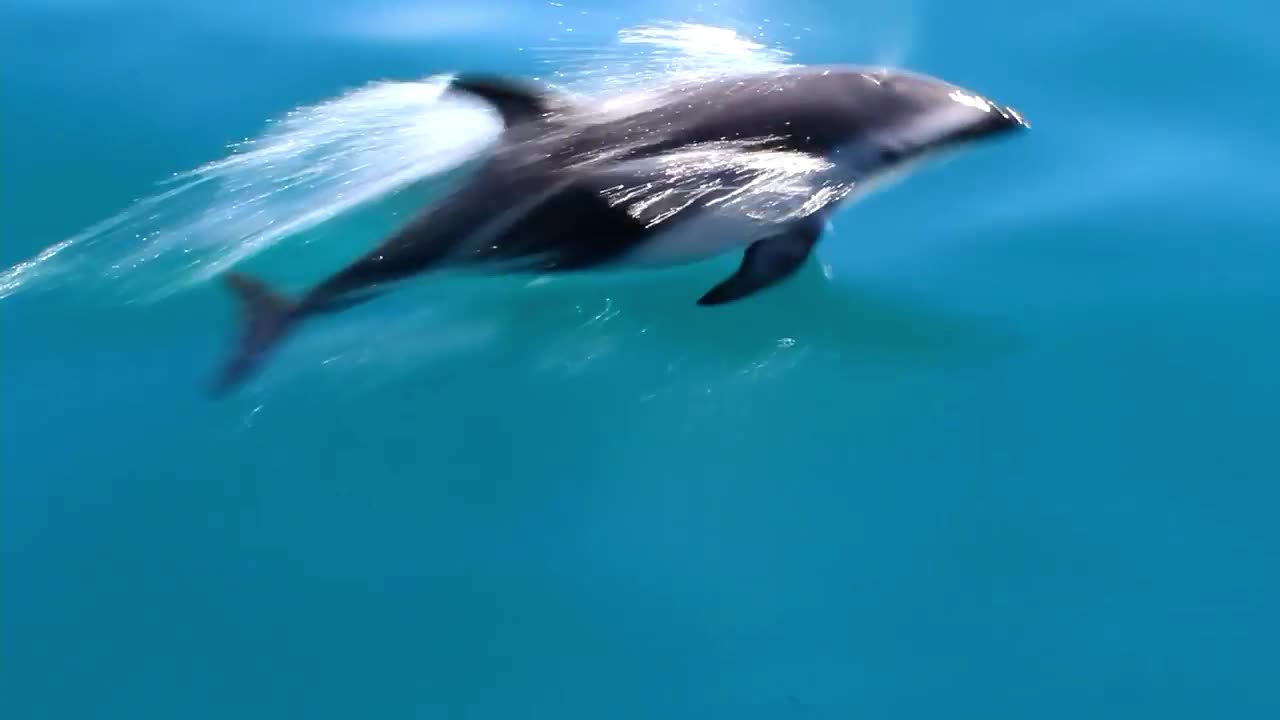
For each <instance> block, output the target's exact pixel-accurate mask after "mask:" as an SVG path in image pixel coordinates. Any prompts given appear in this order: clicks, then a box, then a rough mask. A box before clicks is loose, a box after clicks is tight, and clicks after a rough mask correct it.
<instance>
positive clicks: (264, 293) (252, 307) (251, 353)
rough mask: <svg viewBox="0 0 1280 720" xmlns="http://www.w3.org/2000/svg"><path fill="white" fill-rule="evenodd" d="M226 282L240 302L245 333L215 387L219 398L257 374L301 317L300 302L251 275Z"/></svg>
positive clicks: (235, 275)
mask: <svg viewBox="0 0 1280 720" xmlns="http://www.w3.org/2000/svg"><path fill="white" fill-rule="evenodd" d="M226 283H227V287H229V288H230V289H231V291H232V292H233V293H235V295H236V298H237V299H239V301H240V310H241V312H242V314H243V317H244V320H243V322H244V333H243V334H242V335H241V336H240V344H239V345H238V346H237V347H236V350H235V354H234V355H232V357H231V360H230V361H229V362H228V363H227V365H226V366H225V367H224V368H223V370H222V374H221V375H219V376H218V379H217V381H216V383H215V384H214V387H213V392H214V394H215V395H222V394H225V393H227V392H229V391H231V390H233V389H235V388H236V387H237V386H238V385H240V383H242V382H244V381H245V380H246V379H247V378H248V377H249V376H250V375H251V374H253V372H254V371H255V370H257V369H258V366H259V365H261V364H262V361H263V360H264V359H265V358H266V356H267V354H268V353H269V352H270V351H271V350H272V349H273V348H274V347H275V346H276V345H277V344H278V343H279V342H280V340H282V339H283V338H284V337H285V335H286V334H288V332H289V330H290V329H291V328H292V327H293V325H294V324H295V323H296V322H297V320H298V319H299V317H300V316H301V314H300V313H299V312H298V307H299V306H298V304H297V303H295V302H294V301H292V300H290V299H289V298H287V297H285V296H283V295H280V294H278V293H276V292H275V291H273V290H272V289H271V288H269V287H267V286H266V285H264V284H263V283H261V282H259V281H257V280H254V279H253V278H251V277H249V276H247V275H244V274H241V273H234V272H233V273H228V274H227V276H226Z"/></svg>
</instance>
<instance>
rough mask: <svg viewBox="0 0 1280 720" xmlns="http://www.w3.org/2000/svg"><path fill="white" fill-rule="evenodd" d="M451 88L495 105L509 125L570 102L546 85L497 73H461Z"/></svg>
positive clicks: (541, 114) (505, 122)
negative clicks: (550, 90)
mask: <svg viewBox="0 0 1280 720" xmlns="http://www.w3.org/2000/svg"><path fill="white" fill-rule="evenodd" d="M449 89H450V90H459V91H462V92H466V93H469V94H471V95H475V96H476V97H478V98H481V99H482V100H484V101H486V102H488V103H489V104H490V105H493V107H494V108H495V109H496V110H497V111H498V113H499V114H500V115H502V122H503V124H504V125H506V126H507V127H511V126H512V125H517V124H519V123H522V122H525V121H527V120H533V119H537V118H539V117H542V116H544V115H548V114H550V113H552V112H555V111H556V110H557V109H561V108H562V107H563V106H564V105H565V104H566V101H565V100H563V99H562V98H559V97H556V96H555V95H553V94H552V93H551V92H549V91H548V90H547V89H546V88H543V87H541V86H538V85H535V84H533V83H530V82H528V81H525V80H516V79H514V78H506V77H500V76H496V75H479V74H474V75H473V74H467V75H458V76H456V77H454V79H453V81H452V82H451V83H450V84H449Z"/></svg>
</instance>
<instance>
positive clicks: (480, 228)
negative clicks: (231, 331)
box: [214, 66, 1029, 393]
mask: <svg viewBox="0 0 1280 720" xmlns="http://www.w3.org/2000/svg"><path fill="white" fill-rule="evenodd" d="M447 92H458V93H464V94H468V95H470V96H472V97H478V98H481V99H482V100H484V101H486V102H487V103H488V104H489V105H491V106H492V107H493V108H494V109H495V110H496V111H497V112H498V114H499V115H500V116H501V118H502V121H503V125H504V130H503V132H502V135H501V136H500V137H499V139H498V142H497V143H495V145H494V146H493V147H492V148H491V149H490V150H489V151H487V156H485V157H483V158H481V160H480V163H479V165H478V167H477V168H476V169H475V170H474V171H473V172H472V173H471V174H470V175H469V176H468V177H467V178H466V179H465V180H464V181H463V182H462V183H461V184H460V185H459V186H458V187H456V188H455V189H453V190H452V191H451V192H450V193H448V194H446V195H445V196H444V197H442V198H441V199H439V200H438V201H436V202H434V203H433V204H432V205H431V206H430V207H428V208H427V209H426V210H425V211H424V212H422V213H421V214H420V215H418V216H417V217H415V218H414V219H412V220H410V221H409V222H408V223H407V224H406V225H405V226H403V227H402V228H400V229H399V230H398V231H396V232H395V233H393V234H392V235H391V236H390V237H389V238H387V239H386V240H385V241H384V242H382V243H381V244H380V245H378V246H377V247H375V248H374V249H372V250H370V251H369V252H368V253H366V254H365V255H364V256H362V257H360V258H358V259H356V260H355V261H354V262H352V263H351V264H350V265H348V266H347V267H345V268H343V269H342V270H340V271H338V272H336V273H335V274H333V275H332V276H330V277H329V278H327V279H326V280H324V281H322V282H321V283H319V284H318V285H316V286H314V287H313V288H312V289H310V290H309V291H307V292H306V293H304V294H303V295H302V296H300V297H298V298H296V299H295V298H289V297H285V296H283V295H281V294H278V293H276V292H275V291H273V290H271V289H270V288H269V287H268V286H267V285H265V284H263V283H261V282H259V281H257V280H255V279H253V278H251V277H248V276H247V275H245V274H243V273H239V272H230V273H228V274H227V275H226V278H225V280H226V282H227V284H228V286H229V287H230V289H231V290H232V291H233V292H234V293H235V295H236V296H238V298H239V300H240V303H241V306H242V312H243V315H244V330H243V334H242V336H241V338H240V343H239V346H238V348H237V349H236V351H235V353H234V355H233V356H232V357H231V359H230V361H229V362H228V363H227V365H226V366H225V368H224V369H223V371H222V373H221V374H220V376H219V377H218V379H217V381H216V383H215V386H214V391H215V393H221V392H226V391H228V390H230V389H232V388H234V387H235V386H237V385H238V384H240V383H241V382H243V381H244V380H245V379H246V378H247V377H248V376H249V375H251V374H252V373H253V372H254V371H255V369H256V368H257V367H258V366H259V365H260V364H261V363H262V361H263V360H264V358H265V357H266V355H267V354H268V353H269V351H270V350H271V349H272V348H273V347H275V346H276V345H277V344H278V343H279V341H280V340H282V339H283V338H284V337H285V336H286V335H288V333H289V331H291V330H292V329H295V328H296V327H297V326H298V325H299V323H300V322H301V321H302V320H304V319H306V318H308V317H311V316H315V315H319V314H326V313H331V312H336V311H339V310H342V309H344V308H347V307H350V306H352V305H355V304H358V303H361V302H364V301H365V300H367V299H369V298H371V297H373V296H374V295H376V294H379V293H380V292H382V291H384V290H385V288H386V286H387V285H389V284H391V283H394V282H396V281H401V280H404V279H406V278H409V277H411V276H414V275H418V274H421V273H424V272H427V271H429V270H441V269H446V268H452V269H475V270H480V271H484V272H509V273H512V272H522V273H530V272H531V273H561V272H571V271H581V270H589V269H603V268H625V267H661V266H672V265H679V264H684V263H688V262H693V261H696V260H701V259H704V258H708V257H711V256H713V255H718V254H721V253H724V252H727V251H729V250H732V249H737V248H745V252H744V253H743V256H742V261H741V264H740V265H739V267H738V268H737V271H736V272H734V273H733V274H732V275H731V276H730V277H728V278H726V279H725V280H724V281H722V282H720V283H719V284H717V285H716V286H715V287H713V288H711V289H710V290H709V291H707V292H706V294H704V295H703V296H702V297H701V298H700V299H699V300H698V301H697V302H698V304H699V305H720V304H723V303H728V302H733V301H735V300H739V299H742V298H745V297H747V296H749V295H752V294H753V293H756V292H759V291H761V290H763V289H765V288H768V287H770V286H773V285H775V284H777V283H778V282H780V281H782V280H784V279H786V278H788V277H790V276H791V275H792V274H793V273H795V271H796V270H797V269H798V268H800V267H801V266H802V264H803V263H804V261H805V260H806V258H807V257H808V256H809V254H810V251H811V250H812V249H813V247H814V245H815V244H816V243H817V242H818V240H819V238H820V237H821V236H822V233H823V229H824V228H825V226H826V222H827V220H828V218H829V217H830V216H831V214H832V213H834V212H835V211H836V210H837V209H838V208H839V207H841V206H842V205H843V204H845V202H846V201H847V200H848V199H849V198H850V197H853V196H856V195H859V194H861V193H862V192H864V191H865V190H866V189H868V188H869V187H870V186H873V185H874V184H876V182H877V181H879V180H882V179H884V178H885V177H886V176H887V175H897V174H901V173H902V172H905V171H906V170H908V169H910V168H911V167H913V166H914V165H915V164H916V163H917V162H918V161H920V160H922V159H924V158H927V157H930V156H932V155H934V154H936V153H937V152H939V151H942V150H949V149H954V148H958V147H961V146H963V145H967V144H969V143H971V142H973V141H977V140H982V139H986V138H991V137H995V136H1002V135H1007V134H1009V133H1011V132H1013V131H1019V130H1022V129H1025V128H1027V127H1029V125H1028V123H1027V122H1026V121H1025V120H1024V118H1023V117H1022V116H1021V115H1020V114H1019V113H1018V112H1017V111H1015V110H1013V109H1012V108H1010V107H1007V106H1001V105H997V104H995V103H994V102H992V101H990V100H988V99H986V98H984V97H983V96H981V95H979V94H977V93H974V92H971V91H969V90H966V89H964V88H961V87H957V86H955V85H952V84H950V83H947V82H945V81H942V80H939V79H937V78H933V77H929V76H926V75H922V74H918V73H913V72H908V71H903V70H890V69H883V68H865V67H857V66H801V67H789V68H786V69H781V70H776V71H770V72H765V73H760V74H754V75H745V76H729V77H719V78H714V79H707V80H696V81H687V82H680V83H673V84H672V85H670V86H668V87H665V88H661V89H658V90H654V91H651V92H649V93H648V94H646V95H642V96H641V97H640V98H639V99H637V100H635V101H634V102H631V103H629V104H628V103H622V104H610V103H609V102H604V101H600V100H591V99H585V98H579V97H573V96H570V95H568V94H565V93H561V92H559V91H557V90H553V89H551V88H549V87H544V86H541V85H539V84H536V83H533V82H530V81H525V80H521V79H516V78H508V77H501V76H491V75H458V76H455V77H454V78H453V79H452V81H451V83H450V86H449V89H448V91H447Z"/></svg>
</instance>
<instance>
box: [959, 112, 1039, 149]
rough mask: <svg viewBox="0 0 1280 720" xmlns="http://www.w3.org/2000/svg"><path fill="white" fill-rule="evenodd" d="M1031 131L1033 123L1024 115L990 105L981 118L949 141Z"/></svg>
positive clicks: (991, 137)
mask: <svg viewBox="0 0 1280 720" xmlns="http://www.w3.org/2000/svg"><path fill="white" fill-rule="evenodd" d="M1029 129H1031V123H1030V122H1028V121H1027V119H1026V118H1025V117H1023V115H1022V113H1020V112H1018V111H1017V110H1014V109H1013V108H1011V107H1008V106H1002V105H996V104H995V103H990V104H988V105H987V107H986V108H983V110H982V114H981V116H979V117H978V118H977V120H976V122H972V123H970V124H968V125H966V126H964V127H963V128H961V129H959V130H958V131H956V132H955V134H953V135H952V136H951V137H950V138H948V141H950V142H957V141H959V142H964V141H974V140H987V139H995V138H998V137H1003V136H1006V135H1012V134H1014V133H1018V132H1024V131H1026V130H1029Z"/></svg>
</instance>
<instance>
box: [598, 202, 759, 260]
mask: <svg viewBox="0 0 1280 720" xmlns="http://www.w3.org/2000/svg"><path fill="white" fill-rule="evenodd" d="M660 228H661V224H659V225H658V226H656V227H655V228H654V232H653V234H652V235H651V236H650V237H648V238H647V239H646V241H645V242H644V243H642V244H640V245H639V246H638V247H636V248H635V249H634V250H632V251H630V252H629V253H627V255H626V256H624V257H623V258H622V260H621V263H622V264H623V265H628V266H635V267H664V266H671V265H685V264H688V263H692V262H697V261H699V260H705V259H707V258H710V257H714V256H716V255H720V254H723V253H727V252H730V251H734V250H742V249H744V248H746V246H748V245H750V244H751V243H753V242H755V241H756V240H759V239H760V238H762V237H764V236H766V235H769V234H771V233H772V232H776V231H777V230H778V229H779V226H776V225H774V226H772V227H771V225H770V224H767V223H761V222H759V221H756V220H752V219H751V218H750V217H748V216H746V215H744V214H742V213H739V212H715V211H711V212H704V213H701V214H699V215H698V216H697V217H695V218H690V219H688V220H681V221H680V222H673V223H671V227H670V228H669V229H666V230H661V229H660Z"/></svg>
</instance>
